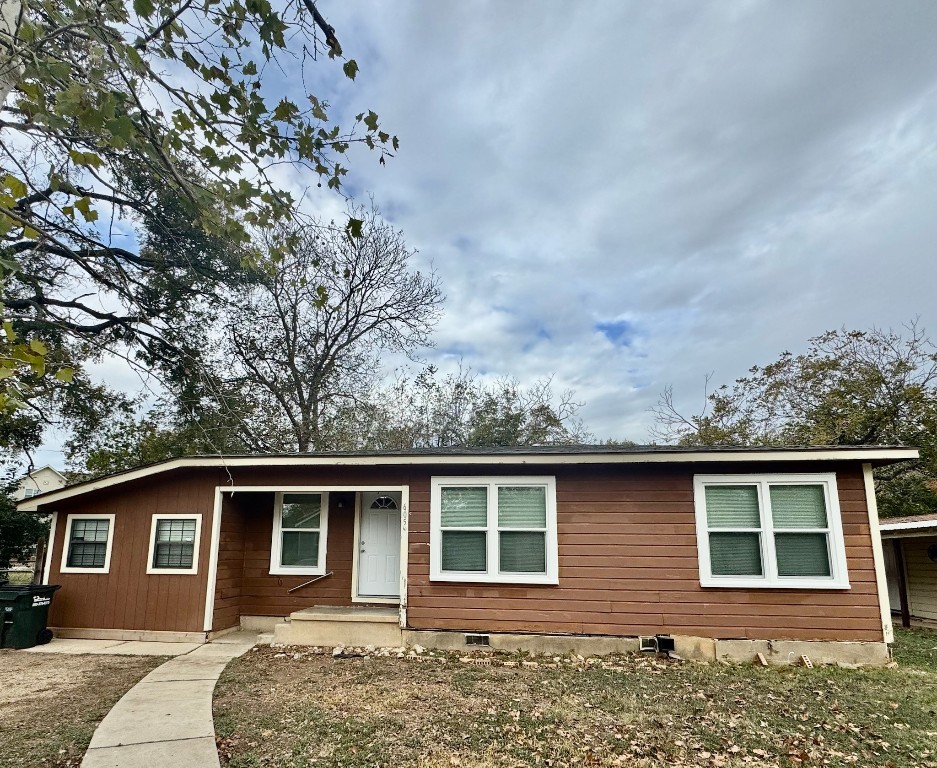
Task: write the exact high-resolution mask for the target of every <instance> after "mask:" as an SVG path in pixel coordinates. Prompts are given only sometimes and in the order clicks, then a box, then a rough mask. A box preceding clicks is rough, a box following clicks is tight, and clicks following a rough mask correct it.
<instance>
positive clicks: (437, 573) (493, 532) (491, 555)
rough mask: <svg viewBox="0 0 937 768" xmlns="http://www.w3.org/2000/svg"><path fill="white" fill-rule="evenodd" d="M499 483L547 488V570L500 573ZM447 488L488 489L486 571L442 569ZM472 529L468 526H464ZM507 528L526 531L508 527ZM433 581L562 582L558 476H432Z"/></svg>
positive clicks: (431, 575) (431, 541)
mask: <svg viewBox="0 0 937 768" xmlns="http://www.w3.org/2000/svg"><path fill="white" fill-rule="evenodd" d="M500 486H513V487H516V486H535V487H543V488H545V489H546V502H547V528H546V536H545V540H546V544H545V546H546V573H500V572H499V570H498V568H499V533H500V532H501V530H502V529H501V528H499V527H498V488H499V487H500ZM446 487H456V488H479V487H487V489H488V521H487V522H488V524H487V526H486V527H485V528H472V529H471V530H473V531H478V532H481V531H484V532H486V533H487V534H488V536H487V547H488V549H487V553H486V554H487V557H486V562H487V565H488V570H487V571H470V572H468V571H444V570H443V569H442V489H443V488H446ZM465 530H469V529H467V528H466V529H465ZM503 530H505V531H513V530H523V529H515V528H505V529H503ZM429 561H430V577H429V578H430V581H451V582H476V583H490V584H559V581H560V579H559V553H558V549H557V537H556V478H555V477H553V476H549V477H531V476H528V475H524V476H520V477H499V476H483V477H471V476H469V477H433V478H432V479H431V481H430V559H429Z"/></svg>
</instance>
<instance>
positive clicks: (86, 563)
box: [61, 514, 114, 573]
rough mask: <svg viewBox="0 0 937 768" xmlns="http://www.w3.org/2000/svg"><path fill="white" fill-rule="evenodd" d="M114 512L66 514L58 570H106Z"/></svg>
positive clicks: (108, 565)
mask: <svg viewBox="0 0 937 768" xmlns="http://www.w3.org/2000/svg"><path fill="white" fill-rule="evenodd" d="M113 540H114V515H91V514H88V515H69V516H68V519H67V522H66V523H65V551H64V552H63V553H62V566H61V572H62V573H107V572H108V571H109V570H110V567H111V544H112V543H113Z"/></svg>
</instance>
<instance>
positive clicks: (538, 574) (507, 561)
mask: <svg viewBox="0 0 937 768" xmlns="http://www.w3.org/2000/svg"><path fill="white" fill-rule="evenodd" d="M430 519H431V526H430V578H431V579H432V580H433V581H469V582H472V581H475V582H501V583H509V584H556V583H557V582H558V567H557V562H558V558H557V544H556V483H555V480H554V478H552V477H501V478H494V477H491V478H485V477H437V478H433V481H432V489H431V499H430Z"/></svg>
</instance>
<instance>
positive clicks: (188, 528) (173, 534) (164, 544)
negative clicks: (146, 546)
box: [146, 515, 202, 575]
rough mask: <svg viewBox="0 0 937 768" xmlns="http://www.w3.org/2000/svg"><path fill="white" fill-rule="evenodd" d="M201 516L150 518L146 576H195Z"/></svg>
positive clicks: (159, 516)
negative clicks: (150, 574)
mask: <svg viewBox="0 0 937 768" xmlns="http://www.w3.org/2000/svg"><path fill="white" fill-rule="evenodd" d="M201 530H202V516H201V515H153V525H152V527H151V529H150V552H149V556H148V558H147V566H146V572H147V573H156V574H171V573H174V574H186V575H192V574H196V573H198V545H199V540H200V535H201Z"/></svg>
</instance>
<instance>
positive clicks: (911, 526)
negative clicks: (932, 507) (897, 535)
mask: <svg viewBox="0 0 937 768" xmlns="http://www.w3.org/2000/svg"><path fill="white" fill-rule="evenodd" d="M878 528H879V530H880V531H882V532H883V533H888V532H889V531H913V530H917V529H921V528H937V520H915V521H914V522H912V523H879V526H878Z"/></svg>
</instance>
